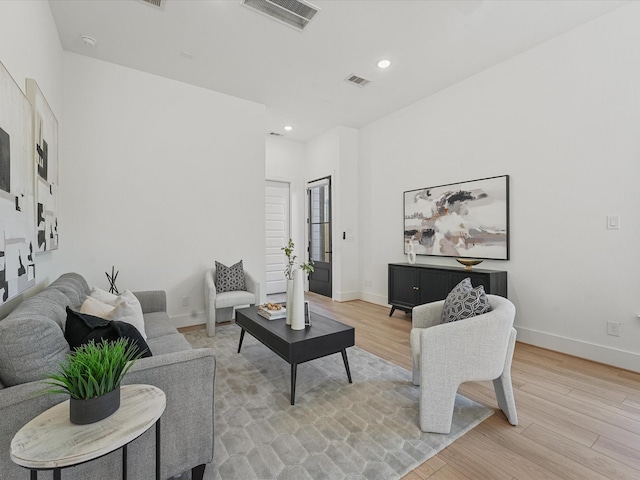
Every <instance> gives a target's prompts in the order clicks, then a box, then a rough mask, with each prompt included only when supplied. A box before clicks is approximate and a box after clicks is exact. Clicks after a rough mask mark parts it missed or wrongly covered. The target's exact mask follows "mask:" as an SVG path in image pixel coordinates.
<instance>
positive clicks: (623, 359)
mask: <svg viewBox="0 0 640 480" xmlns="http://www.w3.org/2000/svg"><path fill="white" fill-rule="evenodd" d="M515 327H516V330H517V331H518V338H517V339H518V341H520V342H523V343H529V344H531V345H535V346H537V347H542V348H547V349H549V350H555V351H557V352H562V353H566V354H568V355H574V356H576V357H580V358H586V359H588V360H593V361H594V362H600V363H604V364H606V365H612V366H614V367H619V368H624V369H626V370H631V371H634V372H640V369H639V368H638V366H639V365H640V354H638V353H634V352H627V351H625V350H618V349H616V348H611V347H605V346H604V345H597V344H595V343H589V342H583V341H581V340H575V339H573V338H567V337H561V336H559V335H553V334H551V333H546V332H540V331H537V330H531V329H529V328H522V327H518V326H517V325H516V326H515Z"/></svg>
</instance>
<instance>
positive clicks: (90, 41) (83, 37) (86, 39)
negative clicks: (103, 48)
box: [80, 35, 98, 47]
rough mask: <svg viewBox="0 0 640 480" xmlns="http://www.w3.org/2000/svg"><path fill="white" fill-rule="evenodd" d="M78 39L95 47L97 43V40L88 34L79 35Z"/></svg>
mask: <svg viewBox="0 0 640 480" xmlns="http://www.w3.org/2000/svg"><path fill="white" fill-rule="evenodd" d="M80 40H82V42H83V43H84V44H85V45H87V46H89V47H95V46H96V45H97V44H98V41H97V40H96V39H95V38H93V37H91V36H89V35H80Z"/></svg>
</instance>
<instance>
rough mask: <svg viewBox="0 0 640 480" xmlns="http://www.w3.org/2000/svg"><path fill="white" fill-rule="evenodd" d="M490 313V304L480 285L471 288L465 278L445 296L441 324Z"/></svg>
mask: <svg viewBox="0 0 640 480" xmlns="http://www.w3.org/2000/svg"><path fill="white" fill-rule="evenodd" d="M489 311H491V304H490V303H489V299H488V298H487V295H486V294H485V292H484V287H483V286H482V285H480V286H478V287H476V288H473V286H472V285H471V280H470V279H469V278H465V279H464V280H462V281H461V282H460V283H459V284H458V285H456V286H455V287H454V288H453V290H451V292H450V293H449V295H447V298H446V299H445V301H444V305H443V307H442V323H448V322H455V321H458V320H464V319H466V318H471V317H475V316H476V315H482V314H483V313H487V312H489Z"/></svg>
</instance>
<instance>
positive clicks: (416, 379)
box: [411, 355, 420, 385]
mask: <svg viewBox="0 0 640 480" xmlns="http://www.w3.org/2000/svg"><path fill="white" fill-rule="evenodd" d="M412 357H413V355H412ZM411 363H412V364H413V367H412V369H411V372H412V375H411V377H412V378H411V381H412V382H413V384H414V385H420V369H419V368H418V366H417V365H416V360H415V359H413V360H412V362H411Z"/></svg>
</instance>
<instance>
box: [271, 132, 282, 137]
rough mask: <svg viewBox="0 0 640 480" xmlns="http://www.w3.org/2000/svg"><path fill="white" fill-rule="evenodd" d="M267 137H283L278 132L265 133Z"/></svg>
mask: <svg viewBox="0 0 640 480" xmlns="http://www.w3.org/2000/svg"><path fill="white" fill-rule="evenodd" d="M267 136H268V137H282V136H283V135H282V134H281V133H278V132H269V133H267Z"/></svg>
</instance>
